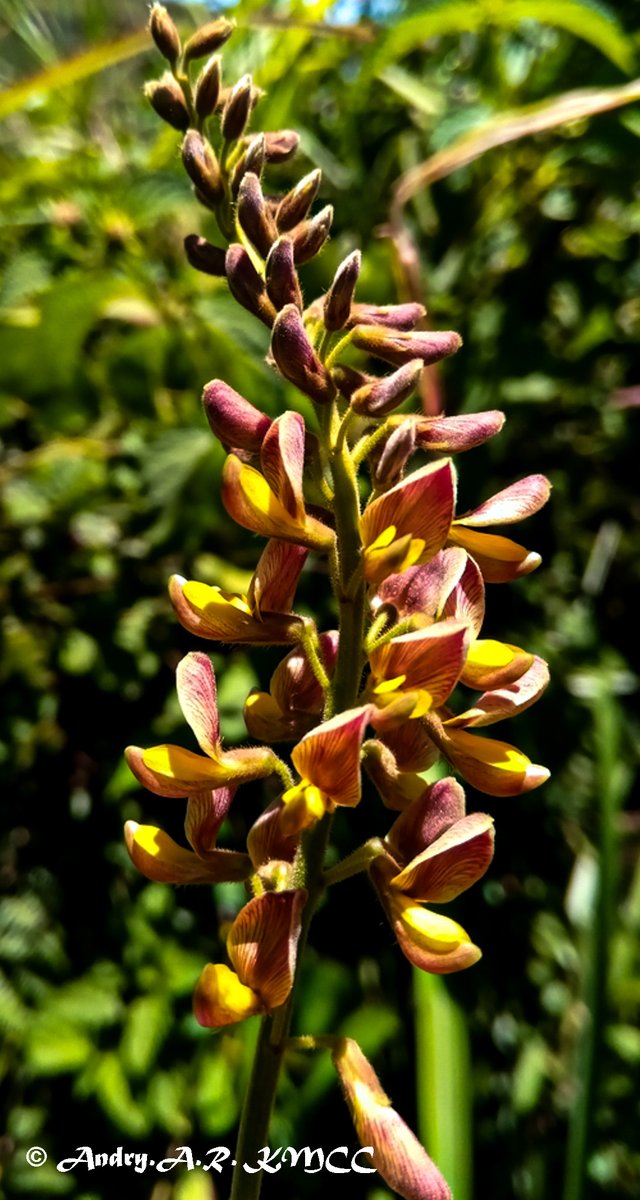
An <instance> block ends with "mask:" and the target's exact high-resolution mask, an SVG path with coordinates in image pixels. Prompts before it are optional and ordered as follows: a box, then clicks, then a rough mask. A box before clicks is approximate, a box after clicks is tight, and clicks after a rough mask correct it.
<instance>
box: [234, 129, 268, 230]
mask: <svg viewBox="0 0 640 1200" xmlns="http://www.w3.org/2000/svg"><path fill="white" fill-rule="evenodd" d="M264 164H265V157H264V134H263V133H260V134H258V136H257V137H255V138H252V139H251V141H250V142H249V144H248V146H247V148H246V150H245V152H244V154H243V155H242V156H241V157H240V158H239V159H238V161H237V163H236V165H235V167H234V168H233V173H232V175H231V195H232V196H233V198H234V200H237V198H238V192H239V190H240V184H241V183H242V180H243V179H244V177H245V175H246V174H247V172H249V171H250V172H251V173H252V174H253V175H257V176H258V179H259V178H260V176H261V175H262V172H263V170H264ZM265 203H266V204H267V209H268V211H269V213H270V214H271V215H272V216H273V214H272V213H271V205H270V204H269V203H268V201H267V200H266V197H265Z"/></svg>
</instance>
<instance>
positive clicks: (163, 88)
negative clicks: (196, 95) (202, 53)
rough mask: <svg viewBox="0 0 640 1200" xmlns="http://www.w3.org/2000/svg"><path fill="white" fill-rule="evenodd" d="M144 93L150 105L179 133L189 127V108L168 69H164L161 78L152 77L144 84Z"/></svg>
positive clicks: (178, 85)
mask: <svg viewBox="0 0 640 1200" xmlns="http://www.w3.org/2000/svg"><path fill="white" fill-rule="evenodd" d="M144 94H145V96H146V97H147V100H148V101H149V103H150V105H151V107H152V108H153V109H155V111H156V112H157V114H158V116H159V117H162V120H163V121H166V122H167V125H172V126H173V128H174V129H179V130H180V132H181V133H184V132H185V130H187V129H188V128H189V110H188V108H187V104H186V101H185V98H184V95H183V92H182V88H181V87H180V84H179V83H177V82H176V80H175V79H174V78H173V75H172V74H171V73H170V72H169V71H166V72H165V74H164V75H163V76H162V78H161V79H154V80H152V81H151V82H150V83H147V84H145V87H144Z"/></svg>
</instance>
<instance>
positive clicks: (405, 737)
mask: <svg viewBox="0 0 640 1200" xmlns="http://www.w3.org/2000/svg"><path fill="white" fill-rule="evenodd" d="M378 716H379V714H378V713H375V712H374V713H372V715H371V724H372V725H373V726H374V728H377V727H378V723H379V722H378ZM381 736H382V738H383V741H384V742H385V744H386V745H387V746H389V748H390V749H391V750H392V751H393V754H394V756H395V759H396V762H397V764H398V769H399V770H400V771H428V769H429V767H431V766H433V764H434V762H435V761H436V759H437V757H438V749H437V747H436V746H434V744H433V742H432V741H431V738H430V737H429V735H428V733H427V731H426V729H425V728H424V727H423V725H422V723H421V722H420V721H405V722H404V724H403V725H399V726H398V727H397V728H394V729H389V730H386V731H385V732H384V733H382V735H381Z"/></svg>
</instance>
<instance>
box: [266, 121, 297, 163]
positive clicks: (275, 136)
mask: <svg viewBox="0 0 640 1200" xmlns="http://www.w3.org/2000/svg"><path fill="white" fill-rule="evenodd" d="M264 139H265V154H266V156H267V162H268V163H282V162H286V161H287V159H288V158H293V155H294V154H295V152H296V150H297V149H298V146H299V145H300V134H299V133H296V132H295V130H293V129H280V130H279V131H278V132H277V133H265V135H264Z"/></svg>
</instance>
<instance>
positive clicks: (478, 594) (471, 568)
mask: <svg viewBox="0 0 640 1200" xmlns="http://www.w3.org/2000/svg"><path fill="white" fill-rule="evenodd" d="M443 553H444V554H460V553H464V555H465V564H464V570H463V571H462V574H461V575H460V577H459V579H458V580H457V581H456V583H455V584H454V585H453V587H452V588H451V590H450V591H449V594H448V595H447V597H446V600H445V602H444V605H443V608H442V614H441V615H442V616H443V617H454V618H455V620H456V621H466V622H467V624H468V626H469V628H470V630H471V633H472V634H473V636H474V637H477V636H478V634H479V633H480V630H481V629H482V625H483V622H484V610H485V593H484V581H483V578H482V571H481V570H480V568H479V566H478V564H477V563H476V562H474V560H473V559H472V558H470V557H469V555H468V554H467V553H466V551H462V550H461V548H459V547H455V546H452V547H451V548H450V549H449V550H445V551H444V552H443Z"/></svg>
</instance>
